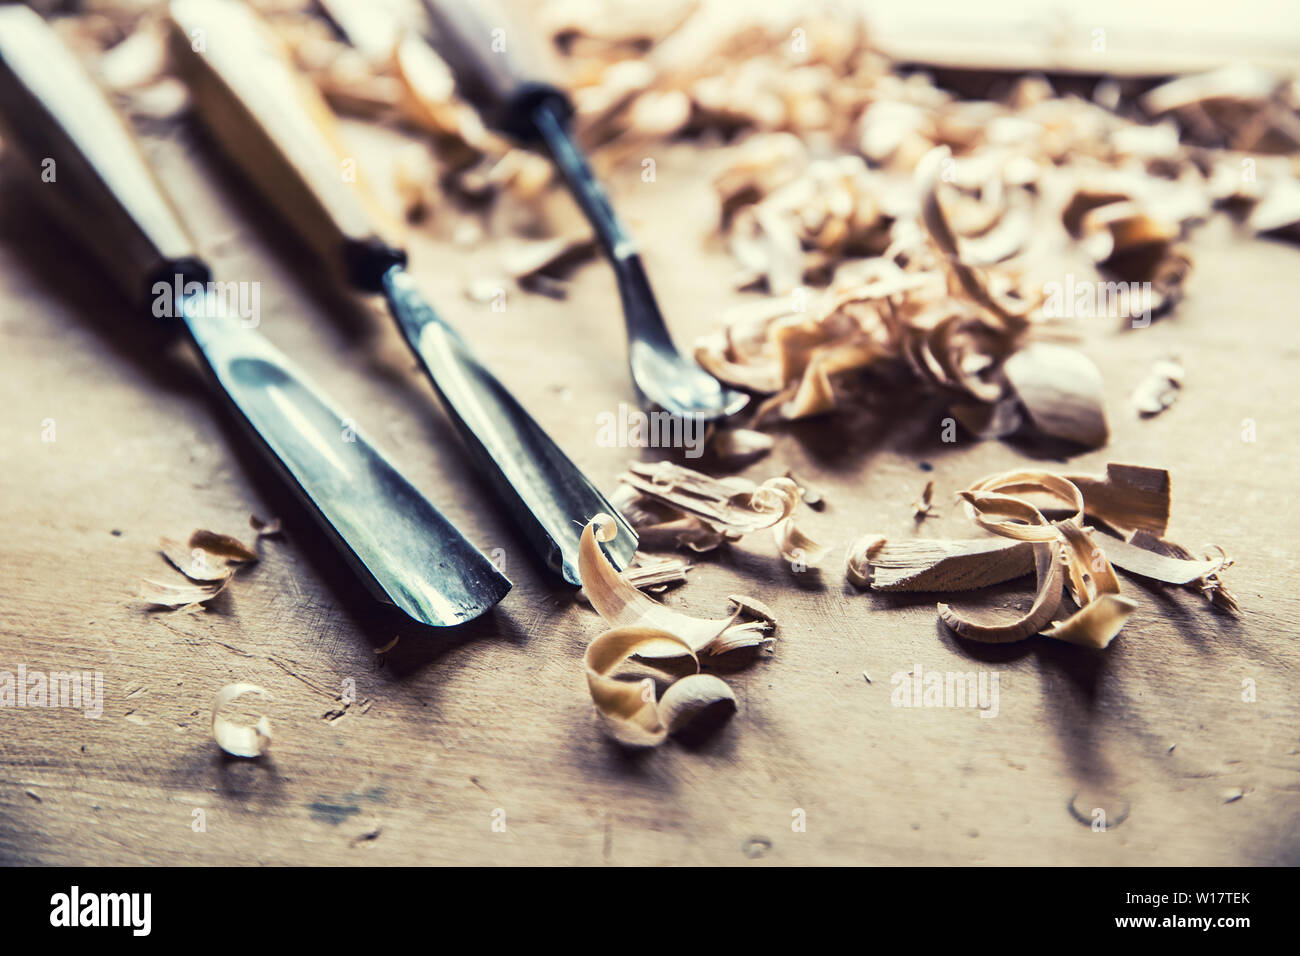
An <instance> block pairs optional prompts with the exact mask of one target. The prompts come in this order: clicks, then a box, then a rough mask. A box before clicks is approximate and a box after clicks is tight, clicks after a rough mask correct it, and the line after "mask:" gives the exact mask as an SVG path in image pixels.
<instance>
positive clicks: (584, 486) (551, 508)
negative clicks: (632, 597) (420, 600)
mask: <svg viewBox="0 0 1300 956" xmlns="http://www.w3.org/2000/svg"><path fill="white" fill-rule="evenodd" d="M383 286H384V298H385V299H387V301H388V307H389V309H391V310H392V313H393V316H394V317H395V318H396V319H397V322H398V324H399V325H400V326H401V328H402V333H403V334H404V335H405V336H406V341H407V342H408V343H409V344H410V346H411V348H412V349H413V350H414V351H415V354H416V355H417V356H418V357H419V359H420V362H421V363H422V364H423V365H424V368H425V371H426V372H428V375H429V379H430V381H431V382H433V386H434V388H435V389H436V390H437V391H438V395H439V397H441V398H442V402H443V405H444V406H446V408H447V411H448V412H449V414H450V417H451V419H452V421H453V422H454V423H455V425H456V428H457V430H458V431H459V432H460V435H461V438H462V439H463V440H464V442H465V445H466V447H467V448H468V449H469V451H470V454H471V455H472V456H473V458H474V461H475V464H476V465H478V466H479V470H480V472H481V473H482V474H483V475H484V476H485V477H486V478H487V479H488V481H489V482H491V484H492V487H493V490H494V491H496V493H497V496H498V497H499V498H500V499H501V501H502V502H504V503H505V504H506V505H507V507H509V508H510V511H511V516H512V517H513V518H514V520H515V522H516V524H517V525H518V526H519V528H520V529H521V530H522V531H523V532H524V534H525V535H526V536H527V538H528V540H529V543H530V544H532V546H533V548H534V549H535V550H536V551H537V553H538V554H539V555H541V557H542V558H543V560H544V561H545V562H546V564H547V566H548V567H549V568H551V569H552V570H553V571H556V572H557V573H559V574H561V575H563V577H564V580H566V581H568V582H569V583H570V584H574V585H580V584H581V583H582V581H581V579H580V578H579V576H578V543H579V541H580V540H581V537H582V529H583V527H585V526H586V523H587V522H588V521H590V520H591V519H592V518H593V517H595V516H596V515H598V514H600V513H602V512H604V513H606V514H609V515H612V516H613V517H614V520H615V521H616V522H618V529H619V535H618V537H617V538H616V539H615V540H614V541H613V542H612V543H611V544H610V545H609V546H607V551H608V553H609V556H610V560H611V561H612V562H613V563H614V566H615V567H617V568H618V569H620V570H622V569H624V568H626V567H628V566H629V565H630V564H631V563H632V556H633V555H634V554H635V553H636V546H637V536H636V532H635V531H633V530H632V526H631V525H630V524H628V523H627V519H626V518H624V517H623V516H622V514H620V513H619V511H618V509H617V508H615V507H614V506H613V505H612V504H610V502H609V501H608V500H607V499H606V498H605V496H604V495H603V494H601V493H600V491H599V490H597V488H596V486H595V485H593V484H592V483H591V481H590V480H589V479H588V478H587V476H586V475H584V474H583V473H582V472H581V471H580V470H579V469H578V466H577V465H575V464H574V463H573V462H572V461H570V460H569V457H568V456H567V455H565V454H564V452H563V451H561V450H560V448H559V446H558V445H556V444H555V442H553V441H552V440H551V438H550V436H548V435H547V434H546V432H544V431H542V428H541V426H540V425H538V424H537V422H536V421H534V420H533V418H532V416H531V415H529V414H528V412H526V411H525V410H524V408H523V406H521V405H520V404H519V402H518V401H517V400H516V399H515V397H514V396H513V395H511V394H510V392H508V391H507V390H506V388H505V386H504V385H502V384H501V383H500V382H499V381H497V378H496V376H494V375H493V374H492V373H491V372H489V371H488V370H487V369H486V368H484V367H483V366H482V365H481V364H480V363H479V361H478V359H476V358H475V357H474V355H473V353H472V352H470V350H469V346H467V345H466V344H465V342H464V340H462V339H461V337H460V336H459V335H458V334H457V333H456V331H455V330H454V329H453V328H452V327H451V326H449V325H448V324H447V323H446V322H444V321H442V319H441V318H439V317H438V315H437V313H435V312H434V311H433V307H432V306H430V305H429V303H428V302H426V301H425V298H424V296H423V294H422V293H421V292H420V289H419V287H418V286H417V285H416V283H415V281H414V280H413V279H412V278H411V276H410V275H408V274H407V272H406V270H405V269H403V268H402V267H401V266H394V267H392V268H391V269H389V270H388V272H386V273H385V274H384V279H383Z"/></svg>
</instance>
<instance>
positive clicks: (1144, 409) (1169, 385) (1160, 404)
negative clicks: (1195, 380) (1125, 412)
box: [1132, 359, 1185, 418]
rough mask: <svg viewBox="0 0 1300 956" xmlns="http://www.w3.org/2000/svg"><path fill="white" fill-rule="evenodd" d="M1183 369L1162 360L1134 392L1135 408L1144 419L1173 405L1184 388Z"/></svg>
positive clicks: (1173, 363)
mask: <svg viewBox="0 0 1300 956" xmlns="http://www.w3.org/2000/svg"><path fill="white" fill-rule="evenodd" d="M1184 374H1185V373H1184V372H1183V367H1182V366H1181V365H1179V364H1178V363H1177V362H1174V361H1170V360H1169V359H1161V360H1160V361H1159V362H1157V363H1156V364H1155V365H1153V366H1152V367H1151V371H1150V372H1148V373H1147V375H1146V377H1145V378H1144V379H1142V381H1141V382H1140V383H1139V384H1138V387H1137V388H1136V389H1134V390H1133V399H1132V401H1133V407H1134V408H1135V409H1136V410H1137V413H1138V414H1139V415H1141V416H1142V417H1143V418H1151V417H1153V416H1156V415H1159V414H1160V413H1161V412H1163V411H1164V410H1165V409H1166V408H1168V407H1169V406H1170V405H1172V404H1173V403H1174V402H1175V401H1176V400H1177V399H1178V394H1179V392H1180V391H1181V390H1182V387H1183V375H1184Z"/></svg>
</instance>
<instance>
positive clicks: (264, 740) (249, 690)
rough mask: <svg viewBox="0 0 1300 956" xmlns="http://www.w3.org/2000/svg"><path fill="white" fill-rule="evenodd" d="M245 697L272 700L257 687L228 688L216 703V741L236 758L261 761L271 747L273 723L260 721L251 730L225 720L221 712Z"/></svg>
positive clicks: (214, 737) (222, 691)
mask: <svg viewBox="0 0 1300 956" xmlns="http://www.w3.org/2000/svg"><path fill="white" fill-rule="evenodd" d="M245 694H253V695H255V696H257V697H263V698H269V697H270V696H271V695H270V694H268V693H267V692H266V691H265V690H263V689H262V688H261V687H258V686H257V685H256V684H242V683H241V684H227V685H226V686H225V687H223V688H221V690H219V691H217V693H216V696H215V697H213V699H212V737H213V739H214V740H216V742H217V746H219V747H220V748H221V749H222V750H224V751H225V752H226V753H228V754H230V755H231V756H232V757H260V756H261V755H262V754H263V753H265V752H266V748H267V747H269V746H270V745H271V722H270V720H268V719H267V718H266V717H259V718H258V719H257V722H256V723H255V724H253V725H252V726H251V727H249V726H245V725H243V724H236V723H234V722H233V721H231V720H229V719H227V718H226V717H223V716H222V714H221V712H222V711H223V710H225V708H226V707H228V706H229V705H230V704H231V703H232V702H234V701H235V700H236V699H238V698H240V697H243V696H244V695H245Z"/></svg>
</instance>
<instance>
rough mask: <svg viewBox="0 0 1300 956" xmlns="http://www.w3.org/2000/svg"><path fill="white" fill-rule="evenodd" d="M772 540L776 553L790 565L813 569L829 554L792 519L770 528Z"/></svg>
mask: <svg viewBox="0 0 1300 956" xmlns="http://www.w3.org/2000/svg"><path fill="white" fill-rule="evenodd" d="M772 540H774V541H775V542H776V548H777V551H779V552H780V553H781V557H782V559H783V560H785V561H788V562H790V563H791V564H798V565H802V566H805V567H815V566H816V565H818V564H821V562H822V560H823V559H824V558H825V557H826V555H827V554H829V553H830V549H829V548H827V547H826V546H825V545H820V544H818V543H817V542H816V541H814V540H813V539H812V538H810V537H808V535H806V534H804V533H803V532H802V531H800V530H799V528H798V527H796V526H795V523H794V519H793V518H786V519H784V520H783V521H778V522H777V523H776V526H775V527H773V528H772Z"/></svg>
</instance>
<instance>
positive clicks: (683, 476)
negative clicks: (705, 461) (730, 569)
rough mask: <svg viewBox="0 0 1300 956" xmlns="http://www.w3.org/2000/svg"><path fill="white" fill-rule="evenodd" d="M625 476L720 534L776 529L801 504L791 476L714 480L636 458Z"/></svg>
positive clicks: (634, 485) (642, 491) (655, 498)
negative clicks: (752, 479) (761, 480)
mask: <svg viewBox="0 0 1300 956" xmlns="http://www.w3.org/2000/svg"><path fill="white" fill-rule="evenodd" d="M621 480H622V481H623V482H625V483H626V484H628V485H630V486H631V487H632V488H633V489H635V490H636V491H637V492H638V493H639V494H640V495H641V496H642V497H643V498H646V499H648V500H650V501H651V502H656V503H658V504H660V505H664V506H667V507H668V508H671V509H673V510H675V511H676V512H677V514H678V515H682V516H686V517H689V518H694V519H696V520H697V521H699V522H701V523H702V524H703V525H705V526H706V527H708V528H710V529H712V530H713V531H715V532H718V533H720V534H729V535H743V534H748V533H750V532H753V531H761V530H762V529H764V528H770V527H773V526H774V525H776V524H777V523H778V522H781V521H783V520H785V519H786V518H788V517H790V515H791V513H792V512H793V511H794V509H795V506H796V505H798V503H799V487H798V486H797V485H796V484H795V483H794V482H793V481H791V480H790V479H789V478H769V479H768V480H767V481H765V482H763V483H762V484H761V485H758V484H755V483H754V482H752V481H749V480H747V479H744V478H738V477H731V478H710V477H709V476H708V475H705V474H702V473H701V472H698V471H692V470H691V469H689V468H684V467H682V466H680V465H675V464H673V463H672V462H667V461H661V462H658V463H657V464H647V463H643V462H633V463H632V464H630V465H629V466H628V470H627V472H625V473H624V474H623V476H622V479H621ZM629 520H633V521H635V519H633V518H629Z"/></svg>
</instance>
